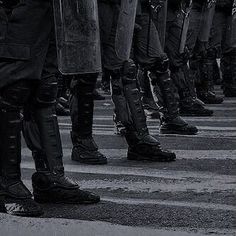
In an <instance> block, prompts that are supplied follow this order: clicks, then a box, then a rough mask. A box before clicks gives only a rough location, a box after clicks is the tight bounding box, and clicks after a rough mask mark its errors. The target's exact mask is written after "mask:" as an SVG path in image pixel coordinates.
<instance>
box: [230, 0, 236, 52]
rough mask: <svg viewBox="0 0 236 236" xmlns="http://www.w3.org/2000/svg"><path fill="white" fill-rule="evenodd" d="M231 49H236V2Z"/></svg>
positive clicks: (235, 3) (234, 3) (234, 4)
mask: <svg viewBox="0 0 236 236" xmlns="http://www.w3.org/2000/svg"><path fill="white" fill-rule="evenodd" d="M231 47H233V48H236V0H234V2H233V8H232V25H231Z"/></svg>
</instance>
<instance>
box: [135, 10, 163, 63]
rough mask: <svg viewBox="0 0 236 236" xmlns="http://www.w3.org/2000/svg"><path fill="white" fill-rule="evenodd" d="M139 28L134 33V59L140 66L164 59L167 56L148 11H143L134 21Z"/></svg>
mask: <svg viewBox="0 0 236 236" xmlns="http://www.w3.org/2000/svg"><path fill="white" fill-rule="evenodd" d="M136 22H137V23H138V24H139V25H140V26H141V30H138V31H137V32H136V33H135V35H134V42H133V48H134V52H133V54H134V55H133V56H134V60H135V61H136V62H137V63H138V64H140V65H141V66H143V67H145V66H153V65H154V64H155V63H156V61H157V60H158V61H161V60H163V59H166V58H167V56H166V54H165V53H164V50H163V48H162V46H161V43H160V38H159V34H158V31H157V29H156V26H155V24H154V22H153V21H152V19H150V15H149V14H148V13H143V14H142V15H141V16H138V17H137V21H136Z"/></svg>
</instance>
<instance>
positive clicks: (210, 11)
mask: <svg viewBox="0 0 236 236" xmlns="http://www.w3.org/2000/svg"><path fill="white" fill-rule="evenodd" d="M215 7H216V0H207V2H206V4H205V5H204V7H203V11H202V20H201V27H200V32H199V36H198V38H199V40H200V41H201V42H208V40H209V37H210V32H211V27H212V22H213V17H214V14H215Z"/></svg>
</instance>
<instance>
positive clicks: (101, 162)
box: [71, 157, 107, 165]
mask: <svg viewBox="0 0 236 236" xmlns="http://www.w3.org/2000/svg"><path fill="white" fill-rule="evenodd" d="M71 160H72V161H76V162H79V163H82V164H88V165H106V164H107V160H100V161H98V160H89V161H88V160H81V159H79V160H78V159H75V158H73V157H71Z"/></svg>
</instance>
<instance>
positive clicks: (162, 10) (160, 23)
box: [151, 0, 168, 48]
mask: <svg viewBox="0 0 236 236" xmlns="http://www.w3.org/2000/svg"><path fill="white" fill-rule="evenodd" d="M159 4H160V5H159V6H154V5H151V7H152V9H153V11H154V13H155V14H156V27H157V31H158V34H159V39H160V42H161V46H162V48H164V47H165V36H166V21H167V5H168V0H161V1H159Z"/></svg>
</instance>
